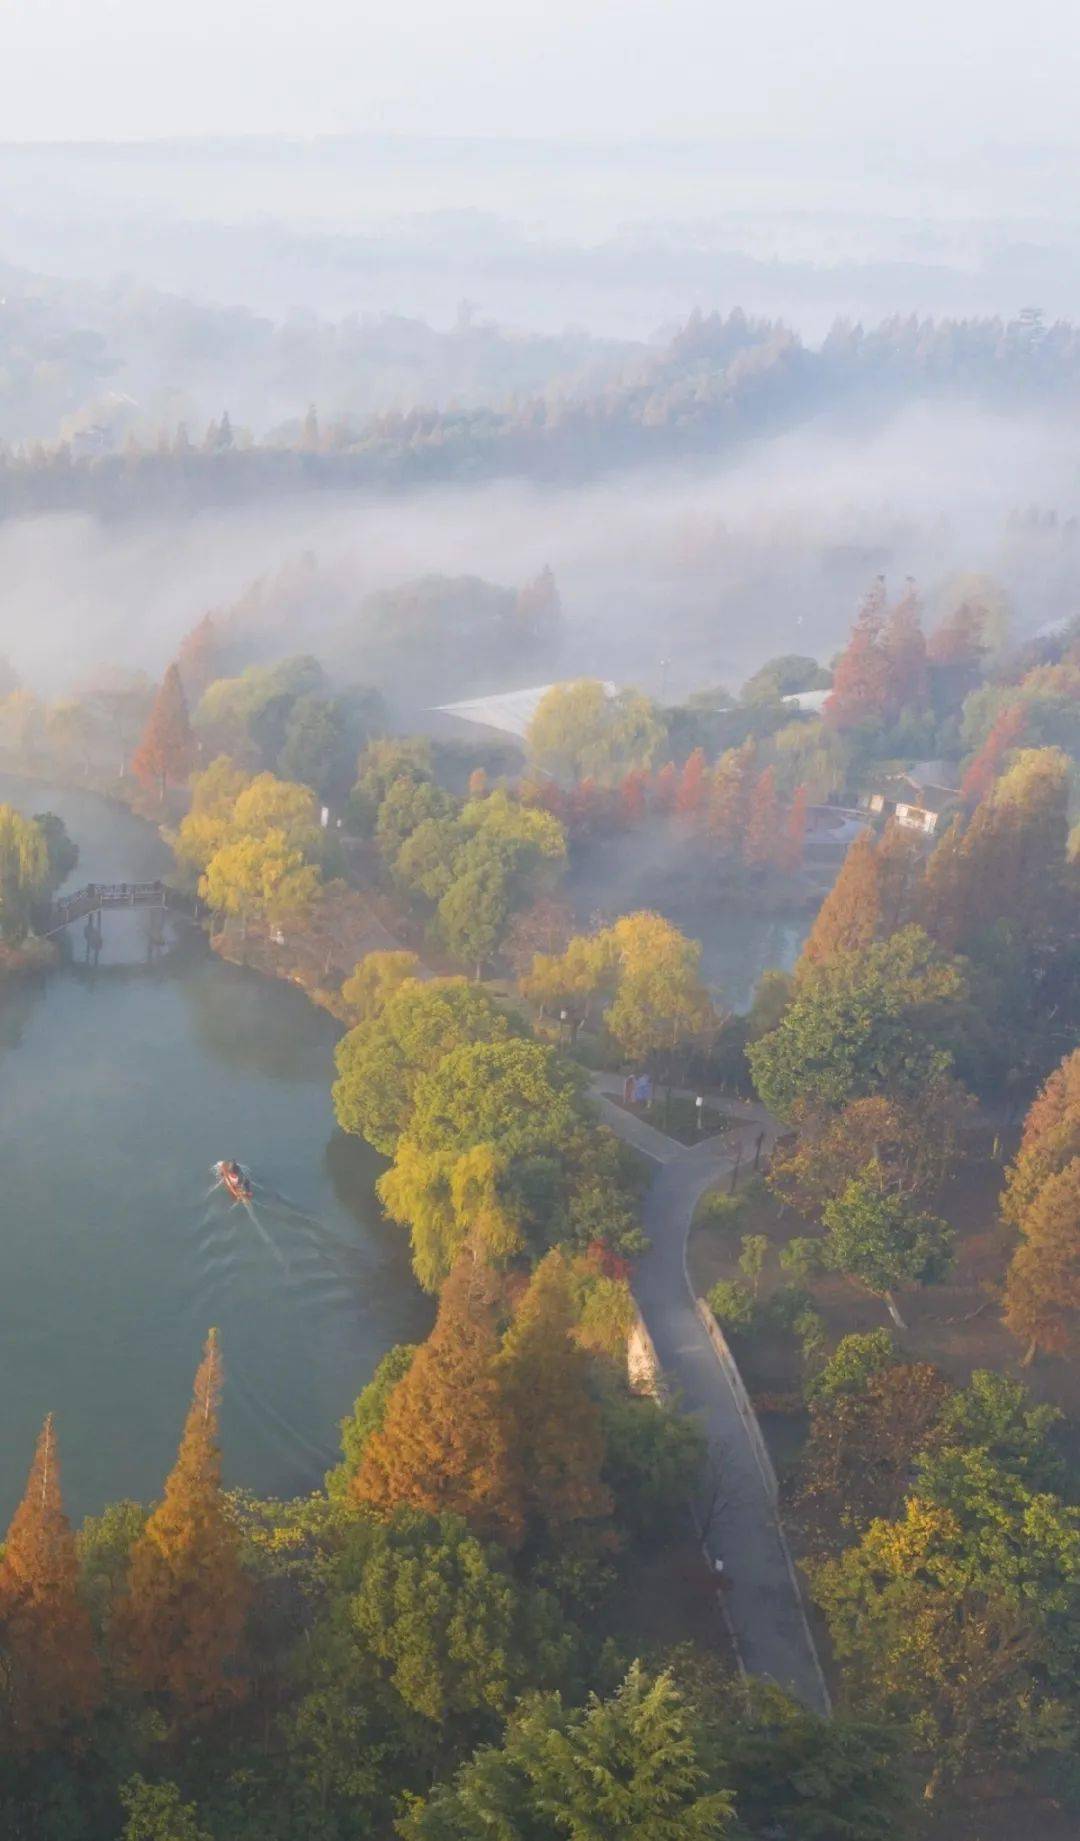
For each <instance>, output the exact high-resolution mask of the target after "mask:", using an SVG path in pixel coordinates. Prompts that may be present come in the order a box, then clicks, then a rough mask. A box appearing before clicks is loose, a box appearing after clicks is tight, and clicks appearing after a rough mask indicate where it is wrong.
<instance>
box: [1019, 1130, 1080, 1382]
mask: <svg viewBox="0 0 1080 1841" xmlns="http://www.w3.org/2000/svg"><path fill="white" fill-rule="evenodd" d="M1019 1227H1020V1233H1021V1236H1022V1238H1021V1243H1020V1245H1019V1247H1018V1248H1017V1250H1016V1252H1015V1253H1014V1254H1013V1257H1012V1263H1011V1264H1010V1266H1009V1271H1008V1276H1007V1279H1006V1282H1005V1324H1006V1327H1007V1328H1008V1329H1009V1330H1011V1331H1012V1333H1013V1335H1014V1336H1018V1337H1020V1338H1021V1339H1022V1340H1023V1341H1024V1342H1025V1343H1026V1344H1027V1349H1026V1353H1025V1357H1024V1360H1025V1362H1030V1361H1032V1360H1033V1359H1034V1357H1035V1355H1036V1353H1037V1352H1038V1351H1039V1350H1040V1349H1043V1350H1045V1351H1046V1352H1047V1353H1048V1354H1051V1355H1071V1354H1074V1353H1075V1352H1076V1350H1077V1349H1078V1348H1080V1155H1078V1156H1075V1157H1073V1158H1072V1159H1071V1160H1070V1162H1068V1163H1066V1164H1065V1165H1064V1166H1063V1167H1062V1168H1061V1169H1060V1170H1057V1171H1056V1172H1055V1173H1054V1174H1053V1175H1052V1176H1048V1177H1047V1178H1046V1180H1045V1182H1044V1183H1042V1185H1041V1186H1040V1188H1039V1189H1038V1190H1037V1192H1036V1194H1035V1196H1034V1199H1033V1200H1032V1201H1030V1202H1029V1203H1028V1204H1027V1206H1026V1207H1025V1208H1024V1209H1023V1210H1022V1211H1021V1213H1020V1217H1019Z"/></svg>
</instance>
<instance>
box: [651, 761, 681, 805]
mask: <svg viewBox="0 0 1080 1841" xmlns="http://www.w3.org/2000/svg"><path fill="white" fill-rule="evenodd" d="M678 798H679V776H678V773H677V772H676V769H675V763H674V761H665V762H664V765H663V766H662V767H661V768H660V769H659V771H658V772H657V773H656V774H654V776H653V783H652V809H653V811H654V812H659V813H661V814H663V815H665V816H666V815H667V814H668V813H669V812H673V811H674V810H675V807H676V804H677V803H678Z"/></svg>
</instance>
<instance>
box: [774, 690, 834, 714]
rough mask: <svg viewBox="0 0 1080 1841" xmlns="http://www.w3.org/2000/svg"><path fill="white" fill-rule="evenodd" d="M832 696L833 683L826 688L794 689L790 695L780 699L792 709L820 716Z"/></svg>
mask: <svg viewBox="0 0 1080 1841" xmlns="http://www.w3.org/2000/svg"><path fill="white" fill-rule="evenodd" d="M831 696H832V685H831V684H830V685H829V686H827V688H826V689H825V690H796V691H793V692H792V694H791V696H790V697H781V699H780V701H781V703H786V704H787V705H788V707H789V708H790V709H793V710H802V711H805V712H806V714H807V715H810V716H820V714H821V712H822V710H823V709H824V708H825V705H826V703H827V702H828V700H829V698H830V697H831Z"/></svg>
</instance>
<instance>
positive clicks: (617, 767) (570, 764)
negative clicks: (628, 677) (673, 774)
mask: <svg viewBox="0 0 1080 1841" xmlns="http://www.w3.org/2000/svg"><path fill="white" fill-rule="evenodd" d="M664 741H665V731H664V724H663V720H662V718H661V716H660V714H659V712H658V711H657V710H656V708H655V706H654V705H653V704H652V703H650V701H649V699H648V698H647V697H643V696H642V695H641V694H640V693H639V692H637V691H632V690H623V691H619V692H617V693H616V694H615V695H613V696H610V695H609V694H608V692H607V690H606V689H605V687H604V685H603V684H601V683H599V682H598V681H597V680H596V679H595V678H580V679H578V680H577V681H576V682H575V683H569V684H555V685H553V686H552V688H551V689H550V690H549V691H547V692H546V693H545V695H544V696H543V697H542V698H541V700H540V703H539V705H538V707H537V710H536V714H535V715H534V717H533V719H532V722H531V723H530V725H529V733H528V743H527V745H528V749H529V756H530V759H531V760H532V761H533V762H534V763H535V765H536V766H538V767H542V768H544V769H545V770H546V771H547V772H549V773H553V774H554V775H555V776H556V778H559V779H563V780H582V779H592V780H596V781H598V782H599V783H600V784H601V785H604V786H609V785H613V784H615V783H617V782H618V781H619V780H621V779H622V777H623V775H624V774H625V773H626V772H627V771H628V769H630V768H632V767H652V766H653V765H654V764H655V762H656V761H657V759H659V758H660V756H661V750H662V749H663V746H664Z"/></svg>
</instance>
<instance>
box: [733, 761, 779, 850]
mask: <svg viewBox="0 0 1080 1841" xmlns="http://www.w3.org/2000/svg"><path fill="white" fill-rule="evenodd" d="M783 843H784V836H783V828H782V826H781V822H780V801H779V799H778V798H777V794H776V770H775V768H773V767H766V768H765V770H764V772H763V773H760V774H759V775H758V777H757V779H756V780H755V782H754V788H753V791H752V793H751V795H750V804H749V807H748V810H747V815H746V832H745V835H744V837H743V862H744V863H745V864H746V865H747V867H748V868H749V869H767V868H768V867H769V866H770V865H772V864H775V863H777V862H778V861H779V858H780V856H781V854H782V851H783Z"/></svg>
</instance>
